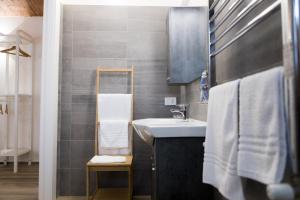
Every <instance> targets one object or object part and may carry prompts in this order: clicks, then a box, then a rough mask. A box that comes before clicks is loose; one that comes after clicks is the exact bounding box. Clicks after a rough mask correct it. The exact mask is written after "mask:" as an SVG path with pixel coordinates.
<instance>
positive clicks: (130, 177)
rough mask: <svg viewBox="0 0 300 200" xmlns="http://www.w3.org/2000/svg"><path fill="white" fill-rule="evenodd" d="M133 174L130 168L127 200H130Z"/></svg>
mask: <svg viewBox="0 0 300 200" xmlns="http://www.w3.org/2000/svg"><path fill="white" fill-rule="evenodd" d="M132 180H133V174H132V168H131V167H130V168H129V170H128V199H129V200H132V188H133V185H132V184H133V183H132V182H133V181H132Z"/></svg>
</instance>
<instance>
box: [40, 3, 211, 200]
mask: <svg viewBox="0 0 300 200" xmlns="http://www.w3.org/2000/svg"><path fill="white" fill-rule="evenodd" d="M63 4H71V5H124V6H182V5H184V6H208V0H44V17H43V52H42V69H41V113H40V153H39V155H40V156H39V162H40V168H39V200H55V199H56V175H57V169H56V168H57V122H58V77H59V57H60V54H59V53H60V27H61V24H60V23H61V21H62V20H61V17H62V14H63V13H62V5H63Z"/></svg>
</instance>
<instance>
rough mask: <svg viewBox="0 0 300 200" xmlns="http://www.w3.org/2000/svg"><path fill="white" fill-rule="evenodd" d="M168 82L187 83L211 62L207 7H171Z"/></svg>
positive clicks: (194, 78)
mask: <svg viewBox="0 0 300 200" xmlns="http://www.w3.org/2000/svg"><path fill="white" fill-rule="evenodd" d="M168 33H169V68H168V78H167V81H168V83H169V84H188V83H191V82H192V81H194V80H196V79H197V78H199V77H200V76H201V73H202V71H203V70H205V69H207V66H208V8H207V7H176V8H170V10H169V18H168Z"/></svg>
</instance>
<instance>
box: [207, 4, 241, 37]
mask: <svg viewBox="0 0 300 200" xmlns="http://www.w3.org/2000/svg"><path fill="white" fill-rule="evenodd" d="M242 2H243V0H237V1H235V2H233V3H232V5H231V6H230V7H229V9H228V11H227V13H226V15H225V16H224V17H223V18H222V19H221V20H220V21H219V23H217V24H215V26H214V28H213V29H212V30H211V31H210V32H209V33H210V34H212V33H214V32H215V31H216V30H217V29H218V28H219V27H220V26H221V25H222V24H223V23H224V21H225V20H226V19H228V17H229V16H230V15H231V14H232V13H233V12H234V11H235V10H236V8H237V7H238V6H239V5H241V3H242Z"/></svg>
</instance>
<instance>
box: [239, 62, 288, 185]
mask: <svg viewBox="0 0 300 200" xmlns="http://www.w3.org/2000/svg"><path fill="white" fill-rule="evenodd" d="M283 80H284V78H283V68H282V67H277V68H274V69H270V70H267V71H264V72H261V73H258V74H254V75H251V76H248V77H246V78H243V79H242V80H241V86H240V128H239V129H240V131H239V132H240V138H239V150H238V174H239V175H240V176H243V177H247V178H251V179H254V180H257V181H259V182H261V183H264V184H273V183H279V182H280V181H281V180H282V178H283V175H284V171H285V164H286V157H287V149H286V148H287V147H286V122H285V113H284V112H285V111H284V85H283Z"/></svg>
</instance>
